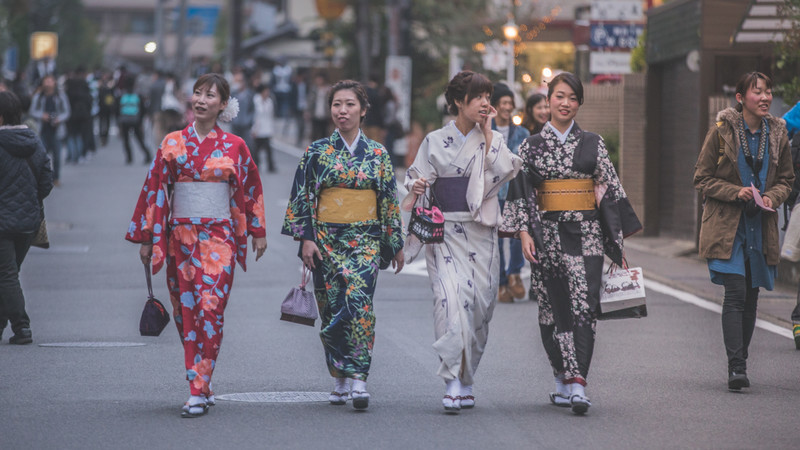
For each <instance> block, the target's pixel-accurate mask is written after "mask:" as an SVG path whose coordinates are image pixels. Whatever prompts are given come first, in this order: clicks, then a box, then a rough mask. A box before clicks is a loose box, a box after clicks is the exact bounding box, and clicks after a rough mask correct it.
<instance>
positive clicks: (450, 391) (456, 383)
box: [446, 378, 461, 398]
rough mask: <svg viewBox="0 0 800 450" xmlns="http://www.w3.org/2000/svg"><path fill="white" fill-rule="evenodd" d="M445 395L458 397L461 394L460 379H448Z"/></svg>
mask: <svg viewBox="0 0 800 450" xmlns="http://www.w3.org/2000/svg"><path fill="white" fill-rule="evenodd" d="M446 383H447V395H449V396H451V397H453V398H458V396H459V395H461V380H459V379H458V378H454V379H452V380H448V381H447V382H446Z"/></svg>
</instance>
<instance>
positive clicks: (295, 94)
mask: <svg viewBox="0 0 800 450" xmlns="http://www.w3.org/2000/svg"><path fill="white" fill-rule="evenodd" d="M292 105H293V108H292V114H293V115H294V123H295V126H296V127H297V129H296V131H297V134H296V135H295V144H297V145H301V144H302V142H303V138H304V137H305V135H306V110H307V109H308V81H307V80H306V73H305V71H300V70H298V71H297V74H296V75H295V76H294V79H293V80H292Z"/></svg>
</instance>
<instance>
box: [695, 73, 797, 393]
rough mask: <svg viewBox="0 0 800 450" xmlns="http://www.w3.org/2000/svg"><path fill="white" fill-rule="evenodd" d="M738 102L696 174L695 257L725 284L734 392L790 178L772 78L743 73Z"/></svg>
mask: <svg viewBox="0 0 800 450" xmlns="http://www.w3.org/2000/svg"><path fill="white" fill-rule="evenodd" d="M736 101H737V102H738V103H737V105H736V107H735V108H727V109H725V110H722V111H720V112H719V113H718V114H717V124H716V127H712V128H711V129H710V130H709V131H708V134H707V135H706V139H705V142H704V143H703V148H702V149H701V150H700V156H699V157H698V159H697V165H696V166H695V174H694V186H695V188H696V189H697V190H698V191H700V193H701V194H703V197H704V199H705V203H704V207H703V219H702V224H701V227H700V256H701V257H704V258H707V259H708V268H709V272H710V275H711V281H712V282H713V283H715V284H721V285H723V286H724V287H725V297H724V299H723V303H722V336H723V339H724V341H725V350H726V352H727V355H728V389H730V390H732V391H738V390H741V389H742V388H743V387H750V381H749V380H748V378H747V373H746V371H747V356H748V355H747V350H748V346H749V345H750V339H751V338H752V336H753V330H754V329H755V323H756V306H757V303H758V291H759V288H761V287H763V288H766V289H767V290H772V288H773V286H774V283H775V273H776V265H777V264H778V259H779V253H780V252H779V246H778V213H777V212H775V209H777V207H778V206H779V205H780V204H781V203H783V202H784V201H785V200H786V198H787V197H788V196H789V192H791V186H792V181H793V180H794V172H793V170H792V161H791V154H790V150H789V140H788V137H787V135H786V126H785V122H784V121H783V120H782V119H779V118H776V117H773V116H772V115H770V114H769V107H770V105H771V103H772V81H771V80H770V79H769V78H768V77H767V76H766V75H764V74H762V73H760V72H750V73H747V74H745V75H743V76H742V78H741V79H740V80H739V82H738V83H737V85H736ZM755 196H757V198H756V197H755ZM759 203H761V205H759Z"/></svg>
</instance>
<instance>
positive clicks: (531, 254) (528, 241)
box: [519, 231, 539, 263]
mask: <svg viewBox="0 0 800 450" xmlns="http://www.w3.org/2000/svg"><path fill="white" fill-rule="evenodd" d="M519 240H520V241H521V242H522V255H523V256H524V257H525V259H527V260H528V261H530V262H532V263H538V262H539V261H538V260H537V259H536V245H535V244H534V243H533V238H532V237H531V235H530V234H528V232H527V231H520V232H519Z"/></svg>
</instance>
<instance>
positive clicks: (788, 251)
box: [781, 210, 800, 262]
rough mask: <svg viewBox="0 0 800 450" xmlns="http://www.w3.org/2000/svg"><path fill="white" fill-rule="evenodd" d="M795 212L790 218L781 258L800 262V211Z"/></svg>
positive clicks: (784, 236)
mask: <svg viewBox="0 0 800 450" xmlns="http://www.w3.org/2000/svg"><path fill="white" fill-rule="evenodd" d="M795 211H796V212H793V213H792V216H791V217H790V218H789V226H788V227H786V234H784V235H783V246H782V247H781V258H783V259H785V260H788V261H792V262H797V261H800V210H795Z"/></svg>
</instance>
